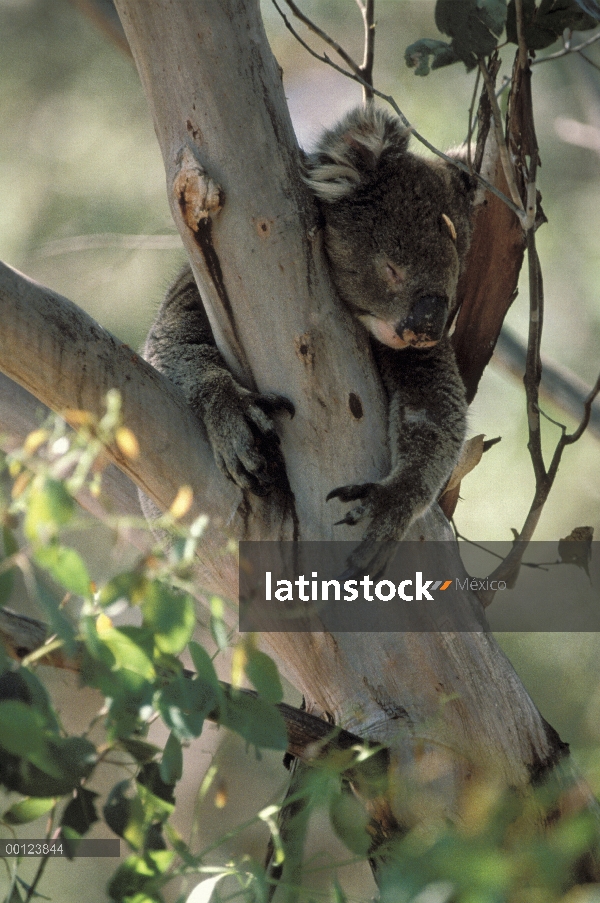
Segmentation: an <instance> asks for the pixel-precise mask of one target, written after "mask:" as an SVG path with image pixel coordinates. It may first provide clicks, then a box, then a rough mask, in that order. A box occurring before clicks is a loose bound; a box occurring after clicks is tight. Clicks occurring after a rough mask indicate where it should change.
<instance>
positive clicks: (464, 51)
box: [435, 0, 507, 69]
mask: <svg viewBox="0 0 600 903" xmlns="http://www.w3.org/2000/svg"><path fill="white" fill-rule="evenodd" d="M506 3H507V0H437V3H436V7H435V23H436V25H437V27H438V28H439V30H440V31H441V32H442V33H443V34H446V35H449V36H450V37H451V38H452V44H451V48H452V50H453V51H454V53H455V54H456V56H457V57H458V58H459V59H461V60H462V61H463V63H464V64H465V65H466V67H467V69H472V68H473V67H474V66H475V65H476V64H477V57H478V56H488V55H489V54H490V53H492V52H493V51H494V50H495V49H496V47H497V46H498V38H499V37H500V35H501V34H502V32H503V30H504V25H505V22H506V15H507V6H506Z"/></svg>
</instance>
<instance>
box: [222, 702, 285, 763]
mask: <svg viewBox="0 0 600 903" xmlns="http://www.w3.org/2000/svg"><path fill="white" fill-rule="evenodd" d="M219 721H220V723H221V724H223V725H224V726H225V727H228V728H230V730H232V731H235V732H236V733H237V734H240V736H241V737H243V738H244V740H246V742H247V743H250V744H252V746H256V747H258V748H262V749H280V750H285V749H287V743H288V737H287V730H286V727H285V721H284V720H283V717H282V716H281V713H280V712H279V711H278V710H277V709H276V708H275V706H273V705H270V704H269V703H268V702H265V700H264V699H257V698H256V697H254V696H247V695H245V694H232V695H231V696H229V697H228V698H227V703H226V706H225V709H224V711H223V712H222V713H221V716H220V718H219Z"/></svg>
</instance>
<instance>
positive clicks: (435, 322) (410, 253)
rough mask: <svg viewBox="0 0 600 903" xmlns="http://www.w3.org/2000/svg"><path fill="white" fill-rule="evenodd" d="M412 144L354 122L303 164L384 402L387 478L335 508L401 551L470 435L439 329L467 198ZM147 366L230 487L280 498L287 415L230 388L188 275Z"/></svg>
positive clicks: (403, 133) (356, 489)
mask: <svg viewBox="0 0 600 903" xmlns="http://www.w3.org/2000/svg"><path fill="white" fill-rule="evenodd" d="M408 140H409V132H408V131H407V130H405V129H404V128H403V127H402V126H401V124H400V122H399V121H398V120H397V119H395V118H394V117H393V116H391V115H389V114H387V113H384V112H382V111H380V110H376V109H375V108H373V107H372V106H370V107H368V108H359V109H356V110H354V111H352V112H351V113H350V114H348V116H346V118H345V119H344V120H343V121H341V122H340V123H339V124H338V125H337V126H336V127H335V128H334V129H333V130H331V131H328V132H326V133H325V134H324V136H323V137H322V138H321V140H320V142H319V144H318V146H317V148H316V150H315V152H314V153H313V154H312V155H311V156H310V157H309V158H307V160H306V179H307V182H308V184H309V185H310V187H311V189H312V191H313V192H314V194H315V196H316V197H317V199H318V201H319V204H320V207H321V210H322V214H323V221H324V230H325V247H326V251H327V256H328V259H329V264H330V269H331V275H332V278H333V282H334V284H335V286H336V288H337V290H338V293H339V295H340V297H341V299H342V300H343V301H344V302H345V303H346V304H347V305H348V306H349V307H350V309H351V310H352V312H353V313H354V314H355V315H356V317H357V318H358V319H359V320H360V321H361V322H362V323H363V324H364V326H365V327H366V329H367V330H368V331H369V332H370V333H371V334H372V335H373V336H374V337H375V339H377V340H378V341H376V342H375V343H374V350H375V354H376V359H377V362H378V365H379V367H380V370H381V374H382V377H383V380H384V384H385V387H386V390H387V393H388V397H389V437H390V445H391V453H392V470H391V472H390V474H389V475H388V476H387V477H386V478H385V479H383V480H382V481H381V482H379V483H368V484H356V485H351V486H345V487H341V488H339V489H335V490H333V491H332V492H331V493H330V495H329V497H330V498H331V497H334V496H337V497H338V498H340V499H341V500H342V501H344V502H350V501H357V500H359V501H360V504H359V505H357V506H356V507H354V508H353V509H352V510H351V511H349V512H348V513H347V514H346V516H345V518H344V520H343V521H342V522H341V523H349V524H354V523H356V522H358V521H359V520H360V519H361V518H362V517H363V516H365V517H369V518H370V524H369V526H368V527H367V531H366V538H367V539H369V540H389V539H400V538H401V537H402V536H403V535H404V533H405V532H406V530H407V528H408V526H409V525H410V523H411V522H412V521H413V520H414V519H415V518H416V517H418V516H419V515H420V514H421V513H423V512H424V511H425V510H427V508H428V507H429V506H430V505H431V503H432V502H433V501H434V500H435V498H436V497H437V495H438V493H439V491H440V489H441V488H442V486H443V485H444V483H445V482H446V480H447V479H448V477H449V475H450V473H451V471H452V469H453V467H454V465H455V463H456V460H457V458H458V455H459V452H460V449H461V446H462V443H463V439H464V433H465V412H466V403H465V396H464V389H463V384H462V381H461V379H460V376H459V374H458V371H457V368H456V363H455V360H454V354H453V352H452V349H451V346H450V343H449V340H448V338H447V337H446V336H445V333H444V327H445V325H446V319H447V315H448V311H449V308H450V305H451V304H452V302H453V301H454V296H455V292H456V285H457V281H458V277H459V274H460V271H461V267H462V266H463V264H464V260H465V255H466V252H467V249H468V245H469V238H470V228H471V227H470V219H469V214H470V203H471V198H472V186H471V185H470V184H469V180H468V177H467V178H466V179H465V177H464V176H463V175H462V173H459V171H458V170H457V169H456V168H455V167H452V166H449V165H445V164H438V163H430V162H428V161H425V160H424V159H422V158H420V157H417V156H415V155H413V154H411V153H410V152H409V151H408V149H407V145H408ZM145 357H146V359H147V360H148V361H149V362H150V363H151V364H153V365H154V366H155V367H156V368H157V369H158V370H160V371H162V372H163V373H165V375H166V376H168V377H169V378H170V379H171V380H172V381H173V382H175V383H176V384H177V385H179V386H180V387H181V388H182V389H183V390H184V392H185V394H186V396H187V399H188V402H189V403H190V405H191V406H192V407H193V409H194V410H195V411H196V413H197V414H198V416H199V417H200V418H201V420H202V421H203V423H204V425H205V427H206V430H207V433H208V437H209V440H210V442H211V445H212V448H213V451H214V454H215V458H216V461H217V463H218V464H219V466H220V468H221V469H222V470H223V472H224V473H225V474H226V475H227V476H228V477H229V478H230V479H232V480H233V481H234V482H235V483H237V484H238V485H239V486H240V487H241V488H242V489H244V490H249V491H251V492H253V493H255V494H260V495H262V494H264V493H265V492H268V491H269V490H270V489H271V488H272V487H273V485H277V484H278V485H280V486H281V485H282V478H281V473H282V470H283V462H282V460H281V456H280V454H279V450H278V448H277V442H278V440H277V434H276V432H275V429H274V426H273V421H272V415H273V414H274V413H276V412H277V411H279V410H287V411H288V412H289V413H293V407H292V406H291V404H290V402H288V401H286V400H285V399H282V398H281V397H280V396H277V395H258V394H257V393H252V392H249V391H248V390H246V389H244V388H243V387H241V386H240V385H239V384H238V383H237V382H236V381H235V380H234V378H233V376H232V375H231V374H230V372H229V371H228V370H227V367H226V364H225V362H224V360H223V358H222V356H221V354H220V353H219V351H218V349H217V347H216V345H215V341H214V338H213V335H212V332H211V329H210V325H209V322H208V318H207V316H206V313H205V311H204V307H203V305H202V300H201V298H200V295H199V294H198V290H197V288H196V285H195V282H194V279H193V277H192V274H191V271H190V270H189V268H186V269H185V270H184V271H183V272H182V274H181V275H180V277H179V279H178V280H177V282H176V283H175V284H174V285H173V286H172V288H171V289H170V290H169V292H168V294H167V297H166V298H165V301H164V302H163V305H162V307H161V309H160V311H159V314H158V316H157V319H156V320H155V322H154V324H153V326H152V329H151V331H150V334H149V336H148V339H147V341H146V346H145ZM283 482H285V480H284V481H283Z"/></svg>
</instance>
